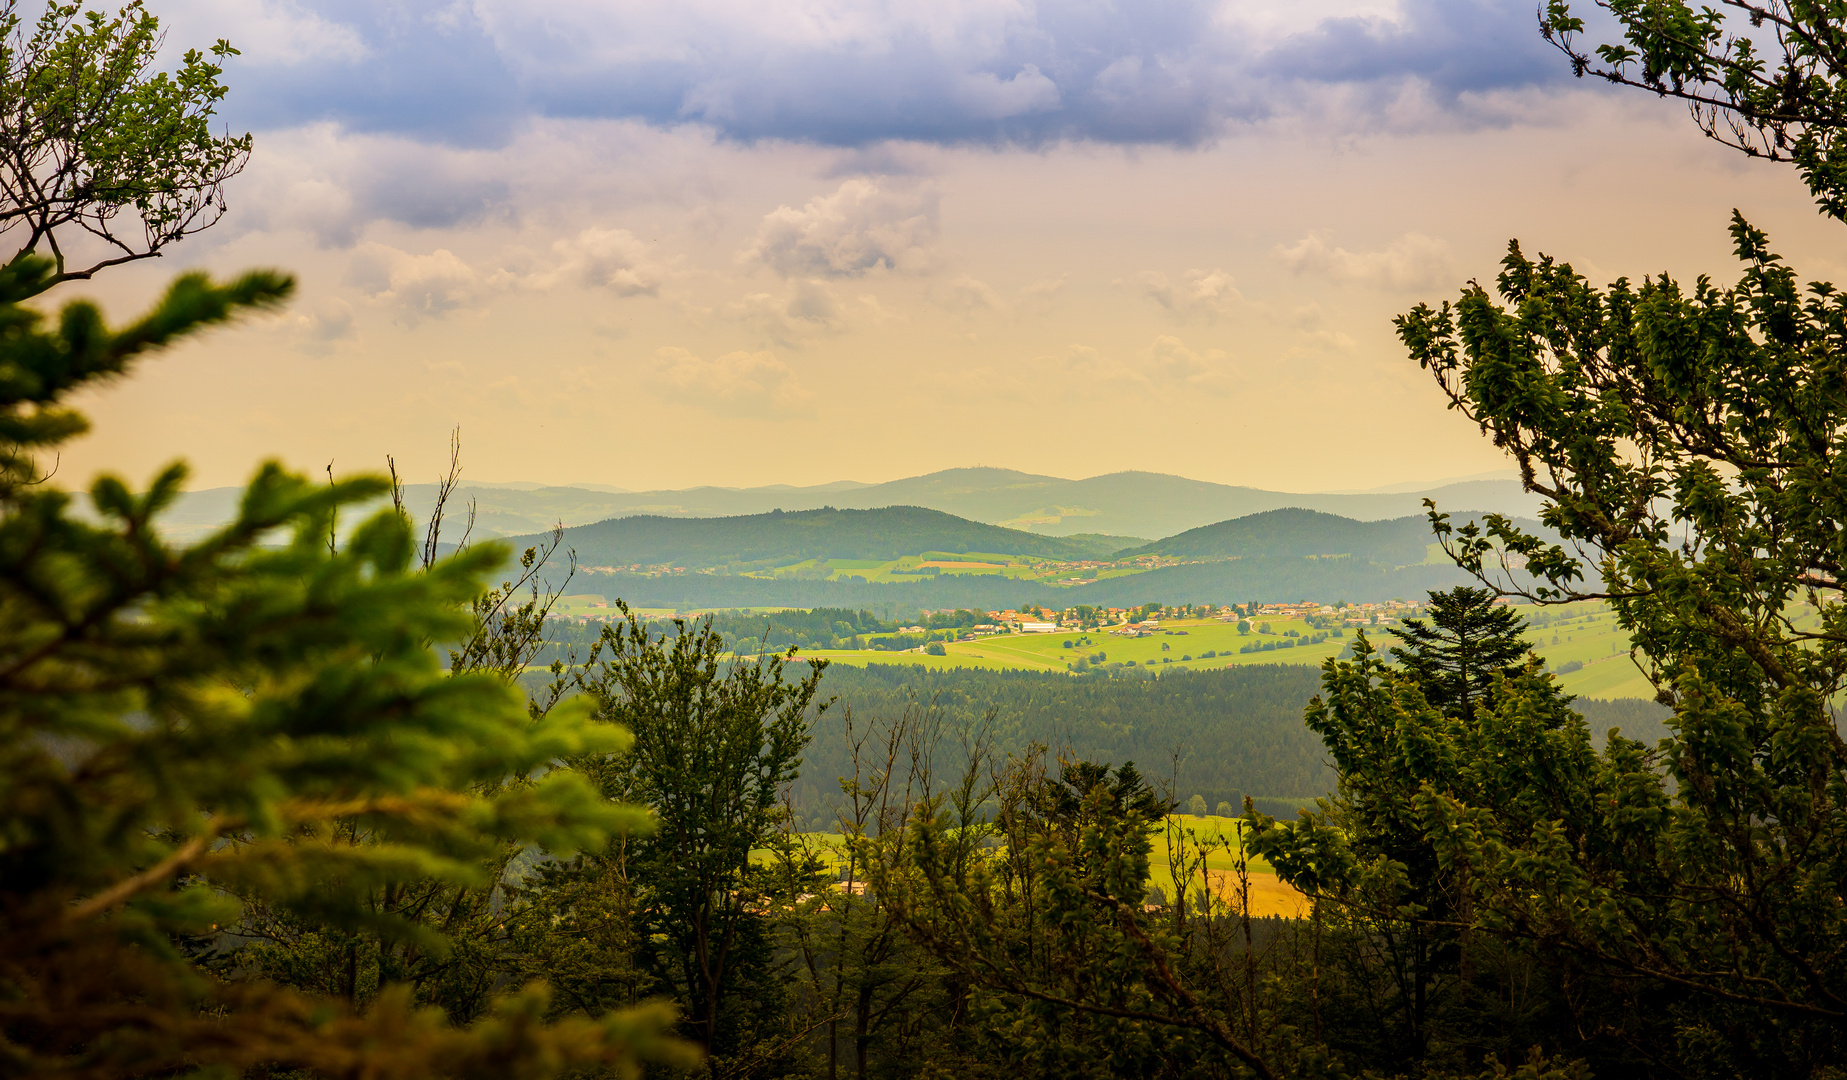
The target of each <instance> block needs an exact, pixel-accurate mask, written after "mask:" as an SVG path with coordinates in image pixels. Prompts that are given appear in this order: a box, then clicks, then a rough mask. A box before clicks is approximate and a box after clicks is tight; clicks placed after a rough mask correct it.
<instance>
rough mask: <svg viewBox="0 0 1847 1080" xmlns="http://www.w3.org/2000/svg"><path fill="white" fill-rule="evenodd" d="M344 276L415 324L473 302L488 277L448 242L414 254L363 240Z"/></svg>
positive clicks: (403, 318) (468, 305) (373, 299)
mask: <svg viewBox="0 0 1847 1080" xmlns="http://www.w3.org/2000/svg"><path fill="white" fill-rule="evenodd" d="M348 280H349V281H350V282H351V283H352V284H353V285H355V286H357V287H358V288H359V290H360V291H361V292H362V293H364V294H365V295H366V297H367V298H368V299H370V300H372V301H374V302H376V303H379V304H383V305H387V306H389V307H391V308H392V309H394V310H395V312H396V314H397V317H398V319H399V321H401V322H405V323H409V324H412V325H415V324H416V323H418V322H421V321H422V320H424V319H430V318H441V317H442V316H445V315H448V314H449V313H451V312H454V311H460V310H462V309H464V308H472V307H475V306H477V305H478V304H479V303H480V302H481V301H482V299H483V298H484V295H485V292H486V290H487V286H488V282H487V281H486V280H485V279H484V278H483V277H482V275H480V274H477V273H476V272H475V270H474V268H473V267H471V266H469V265H468V264H467V263H466V262H463V261H462V259H461V258H459V257H458V256H456V254H455V253H454V252H452V251H450V250H448V249H447V248H437V249H436V250H435V251H432V252H430V253H429V254H428V255H412V254H410V253H409V252H406V251H400V250H398V249H397V248H394V247H388V246H386V245H384V244H366V245H364V246H362V247H360V248H359V249H357V250H356V251H355V252H354V254H353V259H352V262H351V264H350V272H349V274H348Z"/></svg>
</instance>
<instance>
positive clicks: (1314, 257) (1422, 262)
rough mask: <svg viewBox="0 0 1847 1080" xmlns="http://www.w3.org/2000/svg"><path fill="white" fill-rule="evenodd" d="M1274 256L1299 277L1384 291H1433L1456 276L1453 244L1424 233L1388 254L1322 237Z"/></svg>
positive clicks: (1402, 239)
mask: <svg viewBox="0 0 1847 1080" xmlns="http://www.w3.org/2000/svg"><path fill="white" fill-rule="evenodd" d="M1273 254H1275V256H1276V257H1277V258H1278V259H1279V260H1281V261H1282V264H1283V265H1284V266H1287V267H1288V268H1289V269H1290V270H1292V271H1294V272H1295V273H1298V274H1319V275H1321V276H1323V277H1327V278H1331V279H1333V280H1335V281H1341V282H1352V283H1355V284H1361V285H1372V286H1374V287H1377V288H1381V289H1398V290H1412V289H1429V288H1435V287H1437V286H1440V285H1444V284H1449V283H1451V279H1452V278H1453V277H1455V269H1454V268H1455V259H1454V257H1453V256H1452V255H1451V254H1450V250H1449V245H1448V244H1446V243H1444V242H1443V241H1442V240H1439V239H1436V238H1434V237H1429V236H1425V235H1423V234H1422V233H1405V234H1404V235H1403V236H1400V237H1399V238H1398V239H1396V240H1394V241H1392V243H1391V246H1389V247H1387V248H1386V249H1385V250H1384V251H1363V252H1354V251H1348V250H1347V249H1346V248H1342V247H1332V246H1330V245H1329V244H1328V242H1327V241H1326V240H1324V239H1322V238H1321V237H1319V236H1308V237H1304V238H1303V239H1302V240H1301V241H1300V242H1298V243H1296V244H1294V245H1292V246H1290V247H1283V246H1282V245H1280V244H1279V245H1277V247H1276V249H1275V251H1274V252H1273Z"/></svg>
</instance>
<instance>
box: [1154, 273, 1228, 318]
mask: <svg viewBox="0 0 1847 1080" xmlns="http://www.w3.org/2000/svg"><path fill="white" fill-rule="evenodd" d="M1141 286H1142V293H1143V295H1145V296H1147V297H1148V299H1150V300H1153V301H1154V302H1155V303H1157V304H1159V305H1161V306H1162V307H1164V308H1166V309H1167V310H1168V311H1170V312H1172V313H1174V314H1175V315H1176V316H1178V317H1180V318H1182V319H1189V318H1206V319H1211V318H1213V317H1215V316H1219V315H1227V314H1230V313H1231V311H1232V309H1234V308H1236V307H1237V306H1238V305H1240V304H1242V303H1243V302H1244V296H1243V294H1242V293H1240V292H1238V287H1237V284H1236V282H1234V281H1233V280H1232V276H1231V275H1230V274H1228V273H1226V272H1225V271H1223V270H1217V269H1214V270H1188V271H1187V272H1186V275H1185V277H1183V278H1182V279H1181V280H1180V281H1179V282H1177V283H1176V282H1172V281H1169V280H1168V278H1167V275H1166V274H1162V273H1159V272H1157V271H1153V270H1150V271H1148V272H1147V273H1145V274H1143V275H1142V276H1141Z"/></svg>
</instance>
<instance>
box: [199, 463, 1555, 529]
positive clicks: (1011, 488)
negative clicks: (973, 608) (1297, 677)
mask: <svg viewBox="0 0 1847 1080" xmlns="http://www.w3.org/2000/svg"><path fill="white" fill-rule="evenodd" d="M435 490H436V487H435V485H434V484H411V485H409V486H408V487H407V488H406V489H405V496H406V501H407V504H408V506H409V507H410V509H411V512H412V514H413V515H416V516H418V517H421V516H422V515H424V514H425V513H427V512H428V508H429V506H430V504H431V502H432V501H433V499H434V497H435ZM238 494H239V491H238V489H236V488H211V489H206V490H203V491H193V492H187V493H186V494H185V495H184V496H182V497H181V498H180V499H179V501H178V504H177V505H175V506H174V507H173V509H172V510H171V511H170V512H169V513H168V514H166V515H165V516H164V517H163V523H164V527H165V528H166V529H167V531H168V532H169V533H170V534H171V535H173V536H176V537H180V538H185V537H188V536H194V535H197V534H199V533H201V532H204V531H205V530H206V529H209V528H212V527H215V526H217V525H219V524H222V523H223V522H225V521H227V520H229V519H230V517H231V515H232V513H233V512H234V511H235V508H236V505H237V496H238ZM1425 498H1431V499H1434V500H1435V501H1436V502H1437V505H1438V506H1440V507H1442V508H1444V509H1446V510H1447V509H1455V508H1460V507H1471V508H1474V509H1476V510H1484V511H1495V512H1498V513H1503V514H1517V515H1520V516H1524V517H1533V516H1536V515H1537V513H1538V509H1539V500H1538V499H1537V498H1536V497H1535V496H1533V495H1530V494H1527V493H1526V492H1523V491H1521V490H1520V485H1519V483H1518V482H1516V481H1513V480H1472V481H1465V482H1461V483H1453V484H1445V485H1439V486H1436V487H1433V488H1426V489H1420V490H1416V491H1403V492H1364V493H1358V494H1316V493H1305V494H1296V493H1290V492H1284V491H1268V490H1265V489H1262V488H1253V487H1235V486H1231V485H1227V484H1213V483H1208V482H1206V481H1202V480H1189V479H1187V478H1186V477H1183V476H1171V475H1168V474H1165V473H1152V472H1121V473H1110V474H1108V475H1105V476H1093V477H1090V478H1088V479H1084V480H1066V479H1063V478H1061V477H1056V476H1039V475H1036V474H1033V473H1023V472H1017V471H1014V470H1011V469H988V468H979V469H945V470H943V471H941V472H934V473H928V474H926V475H923V476H913V477H908V478H906V479H903V480H893V481H890V482H888V483H882V484H863V483H858V482H856V481H850V480H843V481H837V482H834V483H830V484H816V485H813V486H808V487H791V486H788V485H783V484H778V485H772V486H769V487H757V488H723V487H698V488H686V489H683V490H675V491H617V490H614V489H610V488H607V487H602V486H591V485H580V486H576V487H544V486H539V485H525V484H518V485H515V484H508V485H470V486H467V487H464V488H463V489H462V490H461V491H459V492H458V493H457V499H458V500H459V501H458V502H457V503H455V504H454V505H461V506H465V505H467V503H468V502H469V501H470V500H471V499H472V500H473V501H474V502H475V504H476V509H477V519H476V528H475V535H477V536H513V535H518V534H522V533H531V532H538V531H540V530H542V529H546V528H549V527H550V526H551V525H552V524H554V523H561V524H563V525H566V526H572V525H584V524H588V523H590V522H594V521H602V520H605V519H607V518H613V517H627V516H633V515H653V516H657V517H680V518H685V517H734V516H740V515H752V514H762V513H767V512H769V511H771V510H775V509H781V510H784V511H791V510H816V509H820V508H822V507H826V506H832V507H837V508H840V509H859V510H864V509H871V508H876V507H883V506H921V507H926V508H928V509H931V510H940V511H943V512H944V513H948V514H954V515H956V516H957V517H963V518H968V519H969V520H971V521H979V522H983V523H985V524H989V525H1001V526H1005V527H1011V528H1016V529H1021V530H1024V531H1027V532H1035V533H1041V534H1044V535H1048V536H1069V535H1071V534H1074V533H1104V534H1113V535H1121V536H1171V535H1174V534H1176V533H1182V532H1185V531H1187V530H1189V529H1195V528H1198V527H1200V526H1202V525H1208V524H1211V523H1213V522H1218V521H1224V520H1226V519H1229V518H1239V517H1245V516H1248V515H1250V514H1256V513H1262V512H1264V511H1267V510H1278V509H1282V508H1285V507H1299V508H1301V509H1305V510H1318V511H1321V512H1322V513H1327V514H1338V515H1340V516H1342V517H1348V518H1353V519H1356V520H1360V521H1375V520H1379V519H1384V518H1396V517H1404V516H1407V515H1416V514H1419V513H1421V512H1422V509H1423V500H1424V499H1425ZM353 517H354V518H355V519H356V515H355V516H353Z"/></svg>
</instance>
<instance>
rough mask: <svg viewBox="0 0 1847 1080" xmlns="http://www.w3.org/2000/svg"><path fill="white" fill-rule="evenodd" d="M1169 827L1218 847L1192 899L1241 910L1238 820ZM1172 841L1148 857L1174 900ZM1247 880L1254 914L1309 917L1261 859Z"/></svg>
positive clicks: (822, 846)
mask: <svg viewBox="0 0 1847 1080" xmlns="http://www.w3.org/2000/svg"><path fill="white" fill-rule="evenodd" d="M1166 824H1167V825H1168V826H1169V831H1170V832H1171V833H1172V835H1173V842H1175V843H1186V842H1196V841H1203V842H1205V843H1207V844H1208V845H1213V846H1214V847H1215V850H1213V851H1212V852H1211V854H1210V855H1209V856H1208V858H1207V859H1206V863H1205V866H1204V868H1203V870H1200V869H1197V868H1196V869H1195V870H1194V871H1192V872H1191V873H1189V875H1188V878H1187V881H1186V893H1187V895H1188V896H1196V895H1197V894H1198V893H1199V892H1200V891H1201V890H1203V889H1205V888H1207V887H1208V885H1209V886H1210V888H1211V889H1212V890H1213V891H1214V892H1215V893H1217V895H1218V898H1219V900H1220V901H1222V902H1223V903H1225V904H1226V905H1228V906H1229V907H1230V908H1231V910H1233V911H1236V910H1237V909H1238V907H1239V906H1240V897H1239V881H1238V875H1237V856H1236V848H1235V846H1232V847H1226V846H1222V845H1236V844H1237V843H1238V832H1237V827H1236V825H1235V824H1234V819H1232V818H1221V817H1211V816H1207V817H1195V816H1193V815H1191V814H1172V815H1169V816H1168V818H1167V819H1166ZM1183 838H1184V839H1183ZM800 839H801V842H802V844H803V845H804V846H805V847H806V848H807V850H809V851H810V852H813V853H814V854H815V855H817V856H819V857H820V858H821V859H822V860H823V861H824V862H825V863H826V864H827V865H828V866H830V867H832V868H834V869H836V870H838V869H840V868H841V867H843V866H844V865H845V862H846V859H845V855H844V853H843V852H842V851H841V844H842V842H843V840H844V837H843V836H841V834H839V833H803V834H801V837H800ZM1169 842H1170V841H1169V836H1168V834H1166V833H1157V834H1155V837H1154V850H1153V851H1152V852H1151V853H1150V855H1149V867H1148V870H1149V874H1148V884H1149V887H1150V888H1155V889H1159V890H1161V893H1162V895H1164V896H1166V897H1168V898H1169V899H1170V900H1171V899H1172V898H1174V897H1176V896H1178V895H1179V893H1180V889H1179V886H1178V884H1177V883H1176V882H1175V880H1174V869H1173V866H1172V864H1171V863H1170V861H1169V859H1170V857H1171V855H1170V851H1169V848H1168V844H1169ZM769 861H770V853H769V852H768V851H767V850H764V849H758V850H756V851H753V852H751V862H753V863H756V864H758V865H763V864H767V863H768V862H769ZM1246 877H1247V879H1248V881H1249V883H1250V905H1251V914H1252V915H1253V916H1256V917H1263V916H1270V915H1285V916H1289V917H1292V918H1299V917H1303V916H1306V915H1307V914H1308V898H1307V897H1305V896H1303V895H1302V894H1301V893H1299V892H1296V891H1295V890H1294V889H1292V888H1290V887H1289V886H1287V885H1285V884H1283V883H1282V882H1281V881H1279V880H1278V879H1277V877H1276V872H1275V871H1274V870H1272V869H1271V868H1270V866H1269V864H1267V863H1265V862H1264V861H1263V860H1262V859H1258V858H1251V859H1249V860H1248V862H1247V874H1246Z"/></svg>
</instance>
